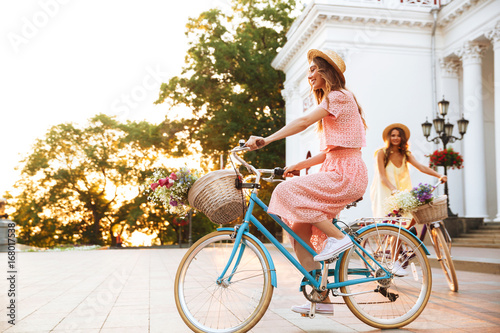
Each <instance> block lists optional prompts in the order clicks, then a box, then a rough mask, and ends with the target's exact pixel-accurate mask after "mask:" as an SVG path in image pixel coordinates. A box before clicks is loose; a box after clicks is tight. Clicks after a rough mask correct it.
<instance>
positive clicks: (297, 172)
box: [274, 168, 300, 176]
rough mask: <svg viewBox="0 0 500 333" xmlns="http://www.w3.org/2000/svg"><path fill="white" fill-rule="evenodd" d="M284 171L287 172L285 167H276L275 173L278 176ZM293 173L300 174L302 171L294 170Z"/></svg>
mask: <svg viewBox="0 0 500 333" xmlns="http://www.w3.org/2000/svg"><path fill="white" fill-rule="evenodd" d="M284 173H285V169H283V168H274V174H275V175H276V176H283V174H284ZM292 175H294V176H300V171H299V170H294V171H292Z"/></svg>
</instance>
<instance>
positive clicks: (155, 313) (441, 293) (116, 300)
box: [0, 249, 500, 333]
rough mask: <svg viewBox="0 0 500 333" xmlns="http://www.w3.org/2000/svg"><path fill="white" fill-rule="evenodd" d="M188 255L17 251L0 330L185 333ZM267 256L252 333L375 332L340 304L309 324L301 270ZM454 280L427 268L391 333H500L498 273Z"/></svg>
mask: <svg viewBox="0 0 500 333" xmlns="http://www.w3.org/2000/svg"><path fill="white" fill-rule="evenodd" d="M186 250H187V249H141V250H138V249H134V250H127V249H122V250H94V251H81V252H22V253H18V254H17V260H16V263H17V266H18V274H17V286H16V291H17V299H16V325H15V326H12V325H10V324H8V323H7V319H8V317H7V309H6V307H7V304H8V301H9V300H8V298H7V296H6V291H7V290H8V288H9V286H8V285H7V282H8V281H7V280H6V278H2V279H0V281H1V282H0V295H1V296H2V297H0V303H1V304H0V331H2V332H8V333H11V332H37V333H44V332H54V333H61V332H77V333H78V332H82V333H83V332H85V333H93V332H104V333H108V332H120V333H121V332H134V333H135V332H139V333H140V332H169V333H175V332H189V330H188V329H187V327H186V326H185V324H184V323H183V321H182V320H181V318H180V316H179V315H178V313H177V310H176V307H175V302H174V296H173V294H174V292H173V282H174V278H175V273H176V270H177V265H178V264H179V261H180V259H181V257H182V255H183V254H184V253H185V252H186ZM469 251H470V250H469ZM467 253H469V252H467ZM271 254H272V256H273V259H274V261H275V264H276V266H277V272H278V288H276V289H275V291H274V296H273V299H272V302H271V305H270V307H269V310H268V312H267V313H266V315H265V316H264V318H263V319H262V320H261V322H260V323H259V324H258V325H257V326H256V327H255V328H254V329H253V330H252V331H253V332H269V331H273V333H279V332H286V333H290V332H291V333H295V332H381V331H380V330H376V329H373V328H372V327H370V326H367V325H365V324H363V323H362V322H360V321H359V320H358V319H357V318H356V317H354V316H353V315H352V314H351V313H350V312H349V310H348V309H347V307H346V306H345V305H342V304H339V305H336V307H335V316H331V317H330V316H321V315H318V316H317V317H316V318H315V319H308V318H302V317H300V316H299V315H297V314H295V313H293V312H291V311H290V310H289V308H290V306H291V305H293V304H302V303H303V302H304V298H303V296H302V294H300V293H299V292H298V282H299V281H300V276H299V273H298V272H297V271H296V270H295V269H294V268H293V267H292V266H291V265H290V264H288V263H287V262H286V261H285V259H284V257H283V256H282V255H280V254H279V253H277V252H276V251H275V250H274V251H271ZM456 255H458V251H457V253H456ZM2 266H3V267H5V268H4V269H3V271H4V276H5V275H7V273H6V272H7V268H6V267H7V258H6V255H5V253H2V254H0V267H2ZM458 278H459V287H460V290H459V292H458V293H453V292H451V291H450V290H449V289H448V286H447V283H446V281H445V278H444V276H443V274H442V271H441V270H440V269H438V268H435V269H433V280H434V281H433V292H432V296H431V299H430V301H429V303H428V305H427V307H426V309H425V310H424V312H423V313H422V315H421V316H420V317H419V318H418V319H417V320H416V321H414V322H413V323H412V324H410V325H408V326H407V327H405V328H404V329H400V330H397V331H396V330H393V331H394V332H500V275H495V274H484V273H476V272H467V271H459V272H458ZM335 301H337V300H335ZM338 301H341V299H339V300H338ZM385 332H387V331H384V333H385ZM389 332H390V331H389Z"/></svg>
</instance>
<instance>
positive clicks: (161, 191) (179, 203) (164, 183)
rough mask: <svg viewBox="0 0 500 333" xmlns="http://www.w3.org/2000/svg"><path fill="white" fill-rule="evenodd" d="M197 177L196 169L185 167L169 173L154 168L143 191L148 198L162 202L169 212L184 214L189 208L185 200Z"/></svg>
mask: <svg viewBox="0 0 500 333" xmlns="http://www.w3.org/2000/svg"><path fill="white" fill-rule="evenodd" d="M198 178H200V175H199V172H198V170H190V169H188V168H187V167H182V168H180V169H179V170H178V171H177V172H172V173H170V175H169V174H168V172H166V171H165V170H155V171H154V172H153V175H152V177H151V178H150V179H149V186H148V189H146V191H145V192H146V194H148V200H151V201H153V202H155V203H161V204H163V205H164V206H165V207H166V209H167V212H169V213H170V214H173V215H181V216H184V215H186V214H187V213H188V211H189V209H190V207H189V206H188V200H187V198H188V192H189V189H190V188H191V186H193V184H194V182H196V180H198Z"/></svg>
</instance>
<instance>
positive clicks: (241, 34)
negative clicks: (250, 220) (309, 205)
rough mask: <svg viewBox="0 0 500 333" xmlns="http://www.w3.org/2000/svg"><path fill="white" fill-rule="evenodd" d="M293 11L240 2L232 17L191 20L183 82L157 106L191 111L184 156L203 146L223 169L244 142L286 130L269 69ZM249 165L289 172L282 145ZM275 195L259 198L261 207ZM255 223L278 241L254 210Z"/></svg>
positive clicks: (270, 3)
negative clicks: (229, 155) (223, 161)
mask: <svg viewBox="0 0 500 333" xmlns="http://www.w3.org/2000/svg"><path fill="white" fill-rule="evenodd" d="M295 8H296V2H295V1H281V0H265V1H264V0H260V1H248V0H235V1H233V7H232V9H233V11H232V13H231V14H225V13H223V12H221V11H220V10H217V9H213V10H209V11H206V12H204V13H202V14H201V15H200V16H199V17H197V18H191V19H190V20H189V22H188V24H187V25H186V27H187V32H186V36H187V37H188V39H189V41H190V48H189V50H188V53H187V55H186V66H185V68H184V69H183V72H182V75H181V76H177V77H173V78H171V79H170V80H169V81H168V82H167V83H163V84H162V86H161V90H160V95H159V98H158V100H157V101H156V102H155V103H157V104H158V103H164V102H166V103H169V104H170V105H171V106H175V105H185V106H187V107H188V108H189V109H190V110H192V115H191V117H187V119H181V120H177V121H176V122H175V124H176V128H175V129H176V130H178V131H179V132H178V134H179V133H182V135H183V136H184V137H186V138H187V139H188V141H187V143H186V144H185V145H184V146H182V147H181V146H178V149H179V150H178V152H179V154H189V153H190V150H189V149H190V147H191V146H192V145H193V144H195V143H199V144H200V145H201V148H202V153H203V155H204V158H205V159H206V160H209V161H212V162H213V163H214V164H215V165H218V161H219V158H220V155H224V156H225V157H226V158H227V152H228V151H229V150H230V149H231V148H232V147H235V146H236V145H237V144H238V141H239V140H240V139H247V138H248V137H249V136H250V135H262V136H267V135H270V134H272V133H274V132H275V131H277V130H278V129H280V128H281V127H283V126H284V125H285V109H284V107H285V102H284V100H283V97H282V96H281V91H282V89H283V83H284V80H285V76H284V74H283V73H282V72H279V71H277V70H275V69H274V68H272V67H271V62H272V61H273V59H274V58H275V57H276V54H277V51H278V49H279V48H280V47H282V46H283V45H284V44H285V42H286V32H287V31H288V29H289V27H290V25H291V24H292V23H293V20H294V17H293V15H292V13H293V11H294V10H295ZM167 119H168V115H167ZM170 134H174V133H172V132H171V133H170ZM172 137H173V136H172ZM185 142H186V141H185ZM245 159H247V160H248V161H250V162H251V163H252V164H253V165H256V166H258V167H262V168H272V167H275V166H284V165H285V142H284V140H281V141H279V142H275V143H273V144H271V145H269V146H267V147H265V148H263V149H261V150H259V151H258V152H248V153H247V154H246V156H245ZM273 188H274V186H272V185H267V186H265V187H264V188H263V189H262V190H261V191H260V196H261V197H262V198H263V199H264V202H268V199H269V198H270V196H271V192H272V190H273ZM256 217H258V218H259V219H263V221H266V219H267V222H264V224H265V225H266V227H268V228H269V229H270V230H271V232H273V233H274V234H277V233H279V232H280V231H281V228H278V227H276V224H275V223H274V222H273V221H271V220H270V219H269V218H268V217H267V215H266V214H265V213H264V212H261V211H258V210H257V211H256ZM275 229H280V230H275Z"/></svg>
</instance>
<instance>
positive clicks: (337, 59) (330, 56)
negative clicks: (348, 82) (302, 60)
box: [307, 49, 345, 82]
mask: <svg viewBox="0 0 500 333" xmlns="http://www.w3.org/2000/svg"><path fill="white" fill-rule="evenodd" d="M316 57H320V58H323V59H325V60H326V61H328V63H329V64H330V65H332V66H333V68H335V70H336V71H337V73H339V75H340V78H341V79H342V81H344V82H345V77H344V72H345V62H344V60H343V59H342V57H341V56H339V55H338V54H337V53H336V52H335V51H332V50H322V51H320V50H316V49H312V50H309V51H308V52H307V60H308V61H309V62H311V61H312V60H313V59H314V58H316Z"/></svg>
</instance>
